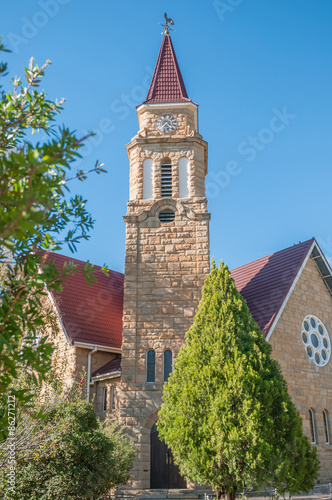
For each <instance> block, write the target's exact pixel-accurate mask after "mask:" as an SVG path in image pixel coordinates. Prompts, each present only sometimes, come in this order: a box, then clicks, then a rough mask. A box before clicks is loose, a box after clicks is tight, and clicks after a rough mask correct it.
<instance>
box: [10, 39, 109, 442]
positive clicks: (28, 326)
mask: <svg viewBox="0 0 332 500" xmlns="http://www.w3.org/2000/svg"><path fill="white" fill-rule="evenodd" d="M5 51H6V49H5V48H4V46H3V45H2V44H1V39H0V52H5ZM49 64H50V61H47V62H46V63H45V64H44V65H43V66H42V67H39V66H38V65H37V64H36V63H35V62H34V59H33V58H32V59H31V60H30V63H29V66H28V67H27V68H25V74H24V83H23V81H22V80H21V78H14V79H13V80H12V81H11V82H10V83H11V87H12V88H11V90H10V91H5V90H4V86H3V85H1V81H2V80H0V265H1V267H2V269H3V271H2V275H1V282H0V403H1V407H0V412H1V411H2V414H1V415H0V417H1V418H0V420H1V426H0V433H1V432H2V431H3V429H4V428H5V427H6V425H7V421H6V413H4V410H3V408H4V406H5V405H6V397H7V395H8V394H11V395H14V396H15V397H16V402H17V403H18V404H20V405H23V406H27V405H28V403H29V400H30V399H31V393H30V392H29V391H23V390H20V389H18V388H16V387H15V384H13V381H14V380H15V379H17V377H18V373H19V371H20V370H21V369H27V368H29V369H30V370H31V371H32V373H33V378H34V381H35V383H36V384H38V383H40V381H41V380H42V378H43V377H44V375H45V374H46V373H47V371H48V370H49V368H50V363H51V354H52V344H51V343H50V342H49V341H48V340H47V338H46V337H45V338H43V339H42V340H41V341H40V343H39V345H38V346H37V347H36V346H35V345H34V338H35V334H36V329H37V328H38V327H41V326H43V325H44V319H43V318H42V317H41V315H40V310H41V307H42V304H41V300H42V298H43V297H44V296H45V293H46V290H45V285H46V286H47V289H48V290H60V286H61V278H63V277H65V276H66V275H68V274H71V273H73V272H74V271H75V266H74V264H73V262H70V261H68V263H65V264H64V266H63V269H61V270H60V271H59V270H57V269H56V268H55V265H54V263H52V262H51V261H50V260H47V252H48V251H58V250H60V249H61V248H62V247H63V245H67V246H68V247H69V249H70V250H71V251H72V252H74V251H75V250H76V244H77V243H78V242H79V241H80V240H82V239H87V238H88V237H89V234H88V233H89V231H90V230H91V228H92V227H93V219H92V217H91V215H90V214H89V212H88V211H87V209H86V200H84V199H83V198H82V196H80V195H71V194H70V192H69V187H68V182H69V181H70V180H71V181H72V180H74V179H78V180H81V181H82V180H85V179H86V177H87V174H88V173H89V172H92V171H95V172H96V173H100V172H104V170H103V168H102V164H99V163H98V162H96V164H95V166H94V167H93V168H92V169H90V170H88V171H83V170H79V171H77V172H73V173H71V168H72V164H73V162H74V161H75V160H76V159H77V158H79V157H80V153H79V150H80V147H81V146H82V145H83V141H84V139H85V138H82V139H80V138H78V137H77V136H76V135H75V133H74V132H71V131H70V130H69V129H68V128H65V127H60V128H57V127H56V119H57V116H58V114H59V113H60V112H61V109H62V105H63V103H64V99H61V100H60V101H52V100H50V99H48V98H47V96H46V94H45V92H44V91H42V90H40V82H41V79H42V77H43V76H44V73H45V70H46V68H47V66H48V65H49ZM5 76H7V64H6V63H0V77H2V78H3V77H5ZM5 81H6V79H5ZM6 85H7V86H8V87H9V88H10V85H9V83H8V82H7V81H6ZM34 134H36V135H34ZM69 260H70V259H69ZM104 270H105V272H107V271H106V269H104ZM92 272H93V266H92V265H91V264H89V263H87V264H86V266H85V269H84V273H85V274H86V278H87V280H88V281H89V280H91V279H95V278H94V276H93V274H92ZM23 338H24V342H22V339H23ZM1 408H2V410H1Z"/></svg>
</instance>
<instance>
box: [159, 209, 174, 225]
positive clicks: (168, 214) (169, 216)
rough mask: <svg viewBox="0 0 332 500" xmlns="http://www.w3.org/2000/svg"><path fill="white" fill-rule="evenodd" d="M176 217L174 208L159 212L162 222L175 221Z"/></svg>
mask: <svg viewBox="0 0 332 500" xmlns="http://www.w3.org/2000/svg"><path fill="white" fill-rule="evenodd" d="M174 219H175V213H174V212H173V210H163V211H162V212H159V220H160V222H173V220H174Z"/></svg>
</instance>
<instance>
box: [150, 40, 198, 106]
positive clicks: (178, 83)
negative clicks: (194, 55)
mask: <svg viewBox="0 0 332 500" xmlns="http://www.w3.org/2000/svg"><path fill="white" fill-rule="evenodd" d="M172 102H191V101H190V99H189V98H188V94H187V91H186V87H185V85H184V81H183V78H182V75H181V71H180V68H179V64H178V61H177V59H176V55H175V51H174V47H173V43H172V40H171V37H170V36H169V35H165V36H164V38H163V41H162V44H161V48H160V52H159V56H158V60H157V64H156V67H155V70H154V74H153V77H152V82H151V85H150V89H149V92H148V95H147V98H146V101H145V102H144V104H157V103H172Z"/></svg>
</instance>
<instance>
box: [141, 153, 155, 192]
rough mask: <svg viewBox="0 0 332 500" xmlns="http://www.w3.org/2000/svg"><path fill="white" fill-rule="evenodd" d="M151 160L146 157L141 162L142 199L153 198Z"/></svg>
mask: <svg viewBox="0 0 332 500" xmlns="http://www.w3.org/2000/svg"><path fill="white" fill-rule="evenodd" d="M153 183H154V175H153V161H152V160H151V158H148V159H147V160H145V161H144V164H143V199H144V200H152V199H153Z"/></svg>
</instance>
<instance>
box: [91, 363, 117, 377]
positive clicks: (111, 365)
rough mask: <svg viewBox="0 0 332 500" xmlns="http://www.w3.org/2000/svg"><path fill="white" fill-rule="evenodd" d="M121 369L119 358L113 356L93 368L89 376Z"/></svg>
mask: <svg viewBox="0 0 332 500" xmlns="http://www.w3.org/2000/svg"><path fill="white" fill-rule="evenodd" d="M120 371H121V358H115V359H112V360H111V361H108V362H107V363H106V364H105V365H103V366H101V367H100V368H98V370H95V371H94V372H93V374H92V375H91V377H97V376H98V375H106V374H107V375H108V374H109V373H114V372H120Z"/></svg>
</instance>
